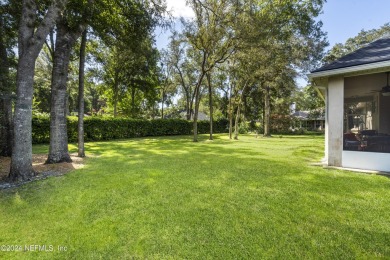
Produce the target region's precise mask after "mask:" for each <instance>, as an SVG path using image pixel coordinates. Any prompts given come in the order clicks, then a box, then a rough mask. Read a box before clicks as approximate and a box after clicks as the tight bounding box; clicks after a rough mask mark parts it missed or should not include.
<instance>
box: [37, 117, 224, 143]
mask: <svg viewBox="0 0 390 260" xmlns="http://www.w3.org/2000/svg"><path fill="white" fill-rule="evenodd" d="M67 121H68V141H69V142H76V141H77V117H74V116H70V117H68V118H67ZM192 127H193V122H192V121H187V120H183V119H156V120H142V119H130V118H113V117H87V118H85V119H84V139H85V141H103V140H113V139H126V138H134V137H144V136H165V135H189V134H191V133H192ZM209 128H210V124H209V122H208V121H198V133H200V134H204V133H208V132H209ZM213 130H214V133H224V132H227V131H228V120H226V119H220V120H218V121H215V122H214V124H213ZM32 139H33V143H35V144H36V143H48V142H49V140H50V118H49V117H48V116H34V117H33V120H32Z"/></svg>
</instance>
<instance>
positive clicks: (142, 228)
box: [0, 135, 390, 259]
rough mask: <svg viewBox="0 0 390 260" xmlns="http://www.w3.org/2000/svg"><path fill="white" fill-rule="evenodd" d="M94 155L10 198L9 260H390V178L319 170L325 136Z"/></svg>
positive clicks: (133, 144)
mask: <svg viewBox="0 0 390 260" xmlns="http://www.w3.org/2000/svg"><path fill="white" fill-rule="evenodd" d="M70 148H71V151H72V150H73V151H75V149H76V148H75V146H71V147H70ZM86 150H87V156H88V158H87V159H86V161H85V166H84V167H83V168H82V169H77V170H74V171H72V172H70V173H68V174H66V175H63V176H60V177H51V178H48V179H46V180H41V181H36V182H32V183H28V184H25V185H23V186H21V187H18V188H14V189H7V190H1V191H0V212H1V214H0V246H1V250H0V258H1V259H10V258H22V259H25V258H43V259H55V258H60V259H62V258H67V259H69V258H70V259H90V258H102V259H109V258H112V259H129V258H140V259H144V258H146V259H182V258H187V259H211V258H217V259H243V258H245V259H249V258H251V259H259V258H282V259H286V258H298V259H302V258H332V259H333V258H341V259H349V258H372V257H390V244H389V241H390V221H389V219H390V217H389V212H390V179H389V178H387V177H384V176H377V175H367V174H361V173H352V172H347V171H340V170H327V169H323V168H321V167H318V166H310V165H309V163H310V162H314V161H318V160H319V159H320V158H321V157H322V154H323V137H322V136H281V138H280V137H273V138H260V137H259V138H255V137H254V136H243V137H240V140H238V141H231V140H228V139H227V137H226V136H225V135H217V136H216V138H215V140H214V141H208V140H207V137H206V136H201V138H200V142H197V143H193V142H191V138H190V137H188V136H175V137H153V138H138V139H131V140H122V141H112V142H96V143H87V144H86ZM34 153H47V146H45V145H37V146H34ZM4 245H16V246H21V247H22V251H20V252H7V247H4ZM31 245H41V247H40V248H39V247H34V246H33V247H31ZM43 245H46V248H45V247H42V246H43ZM26 246H27V249H29V250H26ZM50 246H52V247H50ZM8 248H10V247H8ZM16 249H17V248H16ZM31 249H32V250H31Z"/></svg>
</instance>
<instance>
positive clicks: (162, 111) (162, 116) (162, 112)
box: [161, 89, 164, 119]
mask: <svg viewBox="0 0 390 260" xmlns="http://www.w3.org/2000/svg"><path fill="white" fill-rule="evenodd" d="M161 91H162V94H161V119H164V89H162V90H161Z"/></svg>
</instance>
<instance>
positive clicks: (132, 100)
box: [131, 87, 136, 118]
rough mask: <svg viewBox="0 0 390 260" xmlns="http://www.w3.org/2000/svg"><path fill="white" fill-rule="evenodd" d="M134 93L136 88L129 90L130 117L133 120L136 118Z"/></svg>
mask: <svg viewBox="0 0 390 260" xmlns="http://www.w3.org/2000/svg"><path fill="white" fill-rule="evenodd" d="M135 92H136V88H135V87H132V88H131V116H132V117H133V118H135V117H136V109H135Z"/></svg>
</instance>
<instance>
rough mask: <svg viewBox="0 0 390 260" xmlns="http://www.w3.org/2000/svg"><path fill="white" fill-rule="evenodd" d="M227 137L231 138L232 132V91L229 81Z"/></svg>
mask: <svg viewBox="0 0 390 260" xmlns="http://www.w3.org/2000/svg"><path fill="white" fill-rule="evenodd" d="M229 92H230V93H229V109H228V110H229V139H232V133H233V105H232V92H233V84H231V83H230V91H229Z"/></svg>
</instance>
